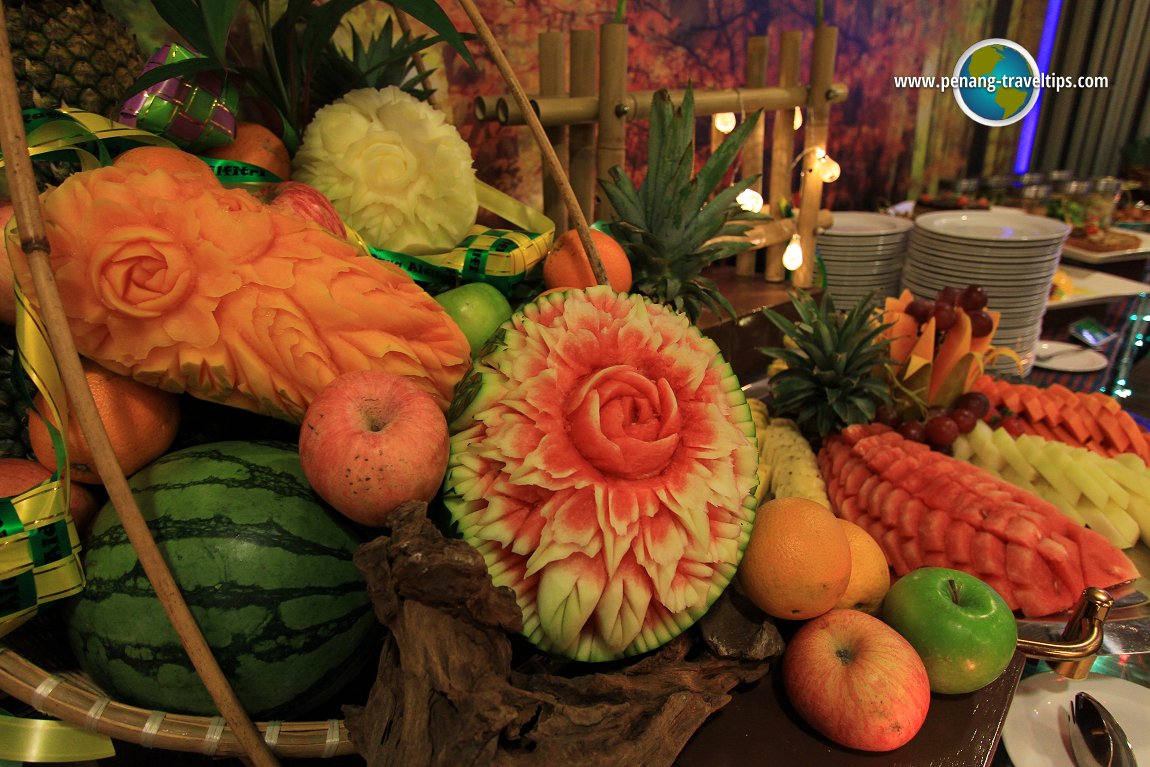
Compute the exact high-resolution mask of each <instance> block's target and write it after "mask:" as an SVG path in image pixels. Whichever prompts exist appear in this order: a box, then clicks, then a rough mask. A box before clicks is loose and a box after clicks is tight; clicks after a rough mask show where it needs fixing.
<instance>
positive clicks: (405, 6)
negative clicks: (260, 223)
mask: <svg viewBox="0 0 1150 767" xmlns="http://www.w3.org/2000/svg"><path fill="white" fill-rule="evenodd" d="M241 2H242V0H152V6H153V7H154V8H155V9H156V12H157V13H158V14H159V15H160V17H161V18H162V19H163V20H164V21H165V22H166V23H167V24H168V25H169V26H170V27H171V28H172V29H174V30H175V31H176V32H177V33H178V34H179V35H180V36H181V37H183V39H184V40H185V41H186V42H187V43H188V45H190V46H191V47H192V48H194V49H195V50H196V51H197V52H198V53H199V54H201V56H200V57H196V58H191V59H186V60H184V61H177V62H172V63H169V64H162V65H160V66H158V67H155V68H153V69H150V70H148V71H146V72H144V73H142V74H141V75H140V76H139V77H138V78H136V81H135V82H134V83H133V84H132V86H131V88H130V89H129V93H137V92H139V91H141V90H144V89H146V88H149V87H151V86H152V85H155V84H156V83H159V82H162V81H164V80H167V79H170V78H184V77H191V76H194V75H197V74H200V73H204V72H220V73H224V74H232V75H237V76H238V77H239V78H240V79H241V80H242V81H243V82H244V83H245V84H246V85H247V86H248V87H249V88H250V90H252V91H253V92H254V93H255V94H256V95H257V96H259V97H261V98H263V99H265V100H267V101H268V102H269V103H270V104H272V105H273V106H274V107H275V108H276V110H277V111H278V112H279V113H280V116H281V118H282V119H283V120H284V121H285V123H286V126H285V127H286V128H287V130H286V131H285V133H287V134H288V135H287V136H286V138H293V136H292V134H297V135H298V133H299V131H301V130H302V128H303V123H304V120H306V119H307V118H309V117H310V113H311V111H312V110H311V106H312V103H311V102H312V101H313V98H312V97H313V94H312V90H313V89H312V81H313V77H314V76H315V72H316V71H317V70H318V69H319V68H321V66H323V65H324V64H325V63H329V62H330V60H331V54H330V48H331V47H332V43H331V39H332V36H333V35H334V34H335V31H336V29H338V28H339V25H340V22H341V20H342V19H343V16H344V14H346V13H347V12H348V11H350V10H352V9H353V8H355V7H356V6H358V5H360V4H361V3H363V2H364V0H329V1H328V2H326V3H322V4H318V5H317V4H313V2H312V0H287V3H286V7H285V8H284V11H283V13H282V14H281V15H280V16H279V17H278V18H277V19H275V20H274V21H273V19H272V11H271V5H272V3H271V0H248V2H249V3H250V5H251V6H252V7H253V8H254V10H255V16H256V18H257V20H258V26H259V29H260V34H261V35H262V37H263V40H262V41H261V42H262V46H263V60H262V61H261V62H255V63H240V62H237V61H233V60H232V59H231V57H230V55H229V54H230V49H229V45H228V42H229V36H230V35H231V31H232V27H233V25H234V23H235V21H236V16H237V13H238V11H239V9H240V5H241ZM391 5H392V6H393V7H394V8H395V9H396V10H399V11H403V12H406V13H408V14H410V15H411V16H412V17H413V18H415V19H417V20H419V21H420V22H422V23H424V24H425V25H427V26H428V27H429V28H430V29H431V30H432V31H433V32H435V33H436V34H437V35H438V37H437V38H434V39H432V40H431V41H427V43H426V44H427V45H430V44H432V43H433V42H437V41H438V40H439V39H442V40H445V41H446V42H448V43H449V44H450V45H451V46H452V47H453V48H455V49H456V50H457V51H459V52H460V55H462V56H463V58H464V60H466V61H467V62H468V63H469V64H472V65H474V60H473V59H472V57H471V54H470V52H469V51H468V50H467V47H466V45H465V42H464V40H465V36H464V35H463V34H462V33H460V32H459V31H458V30H457V29H456V28H455V26H454V25H453V24H452V22H451V19H450V18H449V17H448V16H447V14H446V13H444V11H443V9H442V8H441V7H440V6H439V3H438V2H436V0H394V1H393V2H392V3H391ZM421 47H426V46H421ZM419 49H420V48H418V47H417V48H414V49H411V50H409V46H401V47H400V49H399V50H402V51H403V53H405V54H407V55H410V54H411V53H414V52H415V51H417V50H419ZM325 57H326V60H325ZM346 90H347V88H345V89H344V91H345V92H346ZM338 95H342V93H340V94H336V96H338ZM320 106H322V104H320Z"/></svg>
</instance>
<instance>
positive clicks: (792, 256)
mask: <svg viewBox="0 0 1150 767" xmlns="http://www.w3.org/2000/svg"><path fill="white" fill-rule="evenodd" d="M802 265H803V243H802V240H801V239H799V233H798V232H795V233H794V234H793V235H791V241H790V242H788V243H787V248H786V250H784V251H783V268H785V269H787V270H789V271H792V272H793V271H795V270H796V269H798V268H799V267H800V266H802Z"/></svg>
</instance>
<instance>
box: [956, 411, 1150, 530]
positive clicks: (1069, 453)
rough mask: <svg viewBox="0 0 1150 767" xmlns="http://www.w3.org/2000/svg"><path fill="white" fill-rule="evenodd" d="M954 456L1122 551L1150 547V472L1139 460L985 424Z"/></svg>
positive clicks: (958, 444)
mask: <svg viewBox="0 0 1150 767" xmlns="http://www.w3.org/2000/svg"><path fill="white" fill-rule="evenodd" d="M954 455H955V456H956V457H958V458H961V459H962V460H965V461H968V462H970V463H972V464H974V465H975V466H980V467H982V468H984V469H986V470H987V471H989V472H991V473H992V474H995V475H997V476H999V477H1001V478H1002V479H1004V480H1006V481H1007V482H1010V483H1011V484H1013V485H1015V486H1017V487H1021V488H1022V489H1024V490H1027V491H1029V492H1032V493H1034V494H1035V495H1037V496H1039V497H1040V498H1043V499H1045V500H1047V501H1049V502H1050V503H1052V504H1054V505H1055V506H1057V507H1058V508H1059V509H1060V510H1061V511H1062V513H1064V514H1065V515H1066V516H1067V517H1069V518H1070V519H1073V520H1074V521H1075V522H1077V523H1078V524H1082V525H1087V526H1089V527H1091V528H1093V529H1094V530H1097V531H1098V532H1099V533H1101V534H1102V535H1103V536H1105V537H1106V538H1107V539H1108V540H1109V541H1110V542H1111V543H1112V544H1114V545H1115V546H1118V547H1119V548H1129V547H1130V546H1133V545H1134V544H1135V543H1137V541H1138V539H1139V538H1141V539H1142V541H1144V542H1146V543H1147V545H1150V469H1148V468H1147V467H1146V465H1145V464H1144V463H1142V460H1141V459H1140V458H1138V457H1137V456H1135V455H1130V454H1127V455H1120V456H1116V457H1114V458H1107V457H1105V456H1102V455H1099V454H1098V453H1095V452H1093V451H1091V450H1087V449H1086V448H1081V447H1075V446H1073V445H1067V444H1065V443H1062V442H1057V441H1054V440H1046V439H1043V438H1042V437H1038V436H1035V435H1030V434H1024V435H1022V436H1020V437H1012V436H1011V435H1010V434H1009V433H1008V432H1007V431H1006V430H1004V429H992V428H991V427H990V426H988V425H987V424H985V423H982V422H979V423H978V424H977V425H976V426H975V428H974V430H973V431H971V432H970V433H969V434H964V435H961V436H960V437H959V438H958V440H956V441H955V444H954Z"/></svg>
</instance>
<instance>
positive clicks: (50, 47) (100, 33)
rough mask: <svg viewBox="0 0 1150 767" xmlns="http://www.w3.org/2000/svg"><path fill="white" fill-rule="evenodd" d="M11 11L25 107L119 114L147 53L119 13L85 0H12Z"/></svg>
mask: <svg viewBox="0 0 1150 767" xmlns="http://www.w3.org/2000/svg"><path fill="white" fill-rule="evenodd" d="M5 14H6V16H7V20H8V38H9V40H10V41H11V44H12V59H13V64H14V66H15V69H16V85H17V89H18V90H19V93H20V106H21V107H23V108H25V109H30V108H33V107H39V108H56V107H59V106H62V105H66V106H69V107H73V108H76V109H83V110H86V111H88V112H95V113H97V114H101V115H104V116H105V117H109V118H112V119H115V118H116V117H117V116H118V115H119V113H120V105H121V104H122V103H123V101H124V97H125V96H126V95H127V91H128V87H129V86H130V85H131V84H132V82H133V81H134V80H135V79H136V76H137V75H139V74H140V70H141V69H142V68H143V65H144V61H145V56H144V54H143V52H142V51H141V50H140V48H139V46H138V45H137V43H136V38H135V37H134V36H133V35H132V34H131V33H130V32H129V31H128V30H127V29H126V28H125V27H124V25H123V24H121V23H120V22H119V20H118V19H117V18H116V17H115V16H113V15H111V14H110V13H108V12H106V11H105V10H104V9H103V8H101V7H100V6H99V5H98V4H93V3H89V2H83V1H82V0H81V1H80V2H66V1H64V0H27V1H26V2H21V1H20V0H16V1H15V2H12V0H9V1H8V2H6V3H5Z"/></svg>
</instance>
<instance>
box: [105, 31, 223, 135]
mask: <svg viewBox="0 0 1150 767" xmlns="http://www.w3.org/2000/svg"><path fill="white" fill-rule="evenodd" d="M200 56H201V54H199V53H197V52H195V51H193V50H191V49H190V48H186V47H184V46H182V45H180V44H179V43H168V44H166V45H164V46H163V47H162V48H160V49H159V50H158V51H156V52H155V53H154V54H152V57H151V58H150V59H148V62H147V64H145V65H144V69H143V71H144V72H147V71H148V70H151V69H155V68H156V67H158V66H161V65H163V64H171V63H174V62H177V61H185V60H187V59H191V58H199V57H200ZM239 98H240V97H239V89H238V88H237V87H236V86H235V84H234V83H232V82H229V81H228V78H227V77H226V76H221V75H220V74H218V73H216V72H201V73H199V74H197V75H194V76H192V77H187V78H176V77H173V78H170V79H168V80H163V81H161V82H158V83H156V84H155V85H153V86H151V87H149V88H146V89H145V90H142V91H140V92H138V93H136V94H134V95H133V96H132V97H131V98H129V99H128V100H127V101H125V102H124V106H123V107H121V109H120V122H121V123H123V124H124V125H128V126H132V127H136V128H142V129H144V130H148V131H151V132H152V133H158V134H159V135H161V136H164V137H165V138H167V139H169V140H171V141H172V142H173V143H174V144H176V145H177V146H179V147H180V148H181V149H186V150H190V151H198V150H204V149H208V148H210V147H213V146H219V145H221V144H227V143H229V142H231V141H233V140H234V139H235V136H236V107H237V106H238V105H239Z"/></svg>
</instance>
